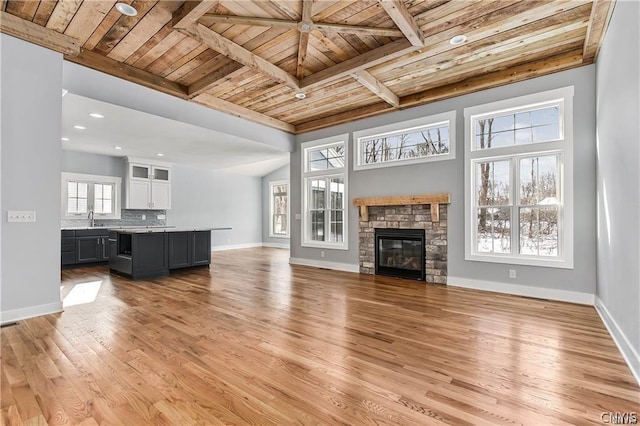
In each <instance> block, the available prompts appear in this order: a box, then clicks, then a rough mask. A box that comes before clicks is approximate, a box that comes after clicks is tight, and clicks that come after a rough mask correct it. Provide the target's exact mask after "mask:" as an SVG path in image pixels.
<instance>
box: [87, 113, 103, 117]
mask: <svg viewBox="0 0 640 426" xmlns="http://www.w3.org/2000/svg"><path fill="white" fill-rule="evenodd" d="M89 117H93V118H104V115H102V114H98V113H97V112H92V113H89Z"/></svg>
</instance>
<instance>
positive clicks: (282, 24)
mask: <svg viewBox="0 0 640 426" xmlns="http://www.w3.org/2000/svg"><path fill="white" fill-rule="evenodd" d="M200 22H202V23H203V24H205V25H207V26H210V25H213V24H234V25H248V26H256V27H279V28H287V29H290V30H297V29H298V22H297V21H287V20H284V19H273V18H255V17H250V16H247V17H245V16H231V15H215V14H213V13H205V14H204V15H203V16H202V18H201V19H200Z"/></svg>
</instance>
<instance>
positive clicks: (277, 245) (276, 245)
mask: <svg viewBox="0 0 640 426" xmlns="http://www.w3.org/2000/svg"><path fill="white" fill-rule="evenodd" d="M262 247H272V248H279V249H287V250H289V249H290V248H291V247H290V244H288V243H287V244H285V243H262Z"/></svg>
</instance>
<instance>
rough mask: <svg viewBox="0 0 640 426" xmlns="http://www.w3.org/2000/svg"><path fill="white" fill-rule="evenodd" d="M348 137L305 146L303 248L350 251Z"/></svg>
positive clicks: (303, 147) (303, 150)
mask: <svg viewBox="0 0 640 426" xmlns="http://www.w3.org/2000/svg"><path fill="white" fill-rule="evenodd" d="M347 139H348V136H347V135H341V136H339V137H334V138H328V139H322V140H319V141H314V142H307V143H305V144H303V145H302V156H303V158H302V188H303V197H302V198H303V200H302V203H303V206H302V210H303V212H304V214H303V218H302V245H303V246H305V247H323V248H335V249H342V250H346V249H347V248H348V246H347V239H348V238H347V209H346V206H347V167H346V164H347V163H346V161H347V153H346V142H347Z"/></svg>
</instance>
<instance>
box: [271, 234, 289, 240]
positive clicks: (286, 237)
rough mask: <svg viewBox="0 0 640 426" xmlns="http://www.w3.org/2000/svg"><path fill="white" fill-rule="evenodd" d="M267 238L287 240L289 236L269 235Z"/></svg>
mask: <svg viewBox="0 0 640 426" xmlns="http://www.w3.org/2000/svg"><path fill="white" fill-rule="evenodd" d="M269 238H285V239H289V238H290V237H289V234H286V235H282V234H277V235H274V234H269Z"/></svg>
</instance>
